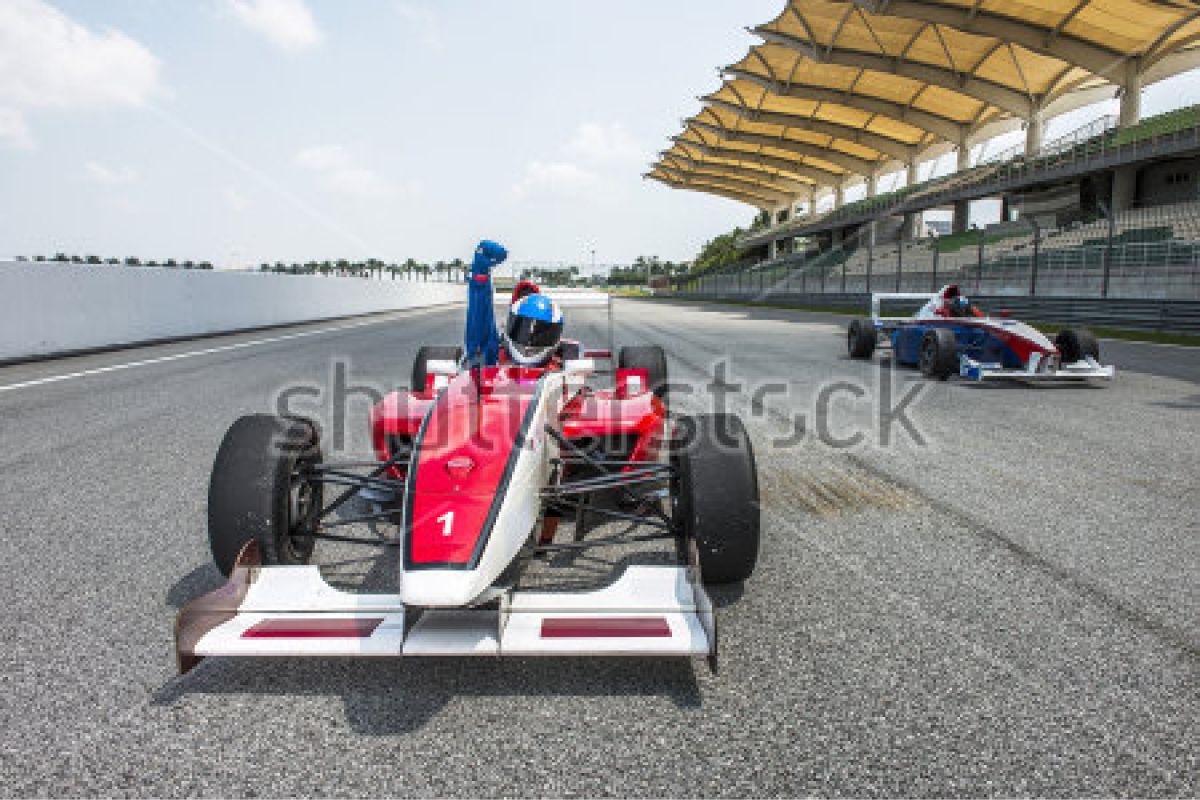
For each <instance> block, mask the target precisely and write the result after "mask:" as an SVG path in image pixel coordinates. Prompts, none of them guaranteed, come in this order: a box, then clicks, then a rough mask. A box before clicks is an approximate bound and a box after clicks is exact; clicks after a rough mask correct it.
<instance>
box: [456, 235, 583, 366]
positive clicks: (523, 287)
mask: <svg viewBox="0 0 1200 800" xmlns="http://www.w3.org/2000/svg"><path fill="white" fill-rule="evenodd" d="M507 258H508V251H507V250H505V249H504V247H503V246H502V245H500V244H498V243H496V242H492V241H488V240H484V241H482V242H480V243H479V245H478V246H477V247H476V248H475V257H474V258H473V259H472V262H471V274H470V276H469V277H468V281H469V286H468V289H467V325H466V333H465V336H464V344H465V352H466V356H467V363H468V364H475V363H481V364H482V365H484V366H492V365H495V364H498V363H500V362H501V361H502V360H503V361H507V362H511V363H515V364H519V365H520V366H523V367H544V366H546V365H547V364H549V363H550V361H551V360H553V358H554V356H555V354H556V353H557V352H558V348H559V343H560V342H561V340H562V332H563V313H562V310H561V309H560V308H559V307H558V304H557V303H555V302H554V301H553V300H551V299H550V298H549V297H547V296H546V295H544V294H542V293H541V291H540V290H539V288H538V286H537V284H535V283H533V282H531V281H522V282H521V283H520V284H519V285H518V286H517V288H516V289H515V290H514V291H513V302H512V306H511V307H510V309H509V314H508V320H507V322H506V324H505V327H504V334H503V336H499V335H498V334H497V331H496V320H495V312H494V311H493V309H492V302H493V300H492V298H493V292H492V281H491V272H492V269H493V268H494V267H496V266H499V265H500V264H502V263H504V260H505V259H507ZM501 345H503V349H501Z"/></svg>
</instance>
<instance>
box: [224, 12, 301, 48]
mask: <svg viewBox="0 0 1200 800" xmlns="http://www.w3.org/2000/svg"><path fill="white" fill-rule="evenodd" d="M226 6H227V7H228V8H229V10H230V11H231V12H232V13H233V17H234V19H236V20H237V21H238V22H240V23H241V24H242V25H244V26H246V27H247V28H249V29H250V30H252V31H255V32H256V33H261V34H262V35H263V36H265V37H266V38H267V41H269V42H270V43H271V44H273V45H275V46H276V47H278V48H279V49H281V50H287V51H290V52H295V51H298V50H304V49H305V48H308V47H313V46H314V45H317V44H319V43H320V42H321V38H322V36H321V30H320V29H319V28H318V27H317V22H316V20H314V19H313V15H312V12H311V11H309V10H308V6H306V5H305V4H304V0H226Z"/></svg>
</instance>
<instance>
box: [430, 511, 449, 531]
mask: <svg viewBox="0 0 1200 800" xmlns="http://www.w3.org/2000/svg"><path fill="white" fill-rule="evenodd" d="M434 522H440V523H442V536H449V535H450V532H451V530H453V528H454V512H453V511H447V512H446V513H445V514H442V515H441V516H440V517H438V518H437V519H435V520H434Z"/></svg>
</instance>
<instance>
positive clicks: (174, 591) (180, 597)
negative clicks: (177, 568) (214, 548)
mask: <svg viewBox="0 0 1200 800" xmlns="http://www.w3.org/2000/svg"><path fill="white" fill-rule="evenodd" d="M224 583H225V579H224V578H223V577H221V573H220V571H218V570H217V567H216V565H215V564H213V563H212V562H211V561H209V562H207V563H205V564H201V565H200V566H198V567H196V568H195V569H193V570H192V571H191V572H189V573H188V574H186V575H184V576H183V577H182V578H180V579H179V580H177V581H175V583H173V584H172V585H171V588H169V589H167V596H166V603H167V605H168V606H170V607H171V608H182V607H183V606H185V605H187V604H188V603H190V602H192V601H193V600H195V599H196V598H197V597H200V596H201V595H203V594H208V593H209V592H211V591H213V590H214V589H219V588H221V586H222V585H223V584H224Z"/></svg>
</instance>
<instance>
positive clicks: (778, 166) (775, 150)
mask: <svg viewBox="0 0 1200 800" xmlns="http://www.w3.org/2000/svg"><path fill="white" fill-rule="evenodd" d="M752 32H753V33H755V34H756V35H757V36H759V37H760V38H761V39H762V40H763V43H762V44H759V45H756V46H754V47H753V48H751V49H750V51H749V53H747V55H746V56H745V57H744V58H743V59H741V60H740V61H738V62H737V63H736V64H732V65H729V66H728V67H726V68H724V70H723V73H724V78H725V80H724V83H723V85H722V86H721V87H720V88H719V89H718V90H717V91H715V92H713V93H712V94H709V95H707V96H705V97H703V98H701V100H702V102H703V103H704V108H703V110H702V111H701V112H700V113H698V114H696V115H695V116H694V117H692V118H690V119H688V120H687V121H686V122H685V127H684V132H683V134H682V135H680V136H678V137H676V138H675V142H674V145H673V146H672V147H671V148H670V149H669V150H667V151H665V152H664V154H663V156H662V159H661V160H660V161H659V162H658V163H657V164H656V166H655V171H654V172H652V173H650V175H649V177H655V178H662V177H664V175H660V174H658V173H659V170H660V169H661V168H666V169H669V170H671V172H672V174H673V175H674V176H675V178H676V180H674V181H668V182H669V183H672V185H676V186H678V185H681V181H682V179H683V178H688V177H692V176H700V175H706V176H709V177H714V176H727V177H729V178H736V179H737V180H739V181H742V182H743V183H742V184H741V186H742V190H743V191H746V192H749V190H751V189H754V188H755V187H762V189H763V190H764V192H766V191H768V190H773V191H778V190H780V189H781V188H783V187H785V186H795V184H797V183H799V184H801V186H800V187H798V188H800V189H801V192H799V193H795V192H794V193H793V196H795V195H796V194H803V193H804V191H807V190H808V187H809V185H813V186H815V187H817V188H824V187H829V188H833V187H839V186H841V185H843V184H844V183H845V182H847V181H848V180H849V179H851V178H853V177H855V176H859V177H863V178H867V179H868V180H871V179H872V178H873V176H877V175H878V174H879V173H880V172H882V171H885V170H888V169H894V168H897V167H905V166H907V167H911V166H912V165H913V164H915V163H916V162H918V161H921V160H927V159H929V158H934V157H936V156H938V155H941V154H942V153H945V152H947V151H949V150H952V149H957V150H958V151H959V152H960V153H962V154H964V155H965V152H966V149H967V148H968V147H969V146H970V145H971V144H973V143H974V142H977V141H980V140H982V139H986V138H989V137H991V136H994V135H997V134H999V133H1002V132H1005V131H1008V130H1012V129H1014V128H1017V127H1020V126H1024V127H1025V128H1026V129H1027V131H1028V134H1027V147H1028V148H1029V149H1036V147H1038V146H1039V145H1040V136H1041V130H1042V126H1043V124H1044V121H1045V119H1046V118H1047V117H1048V116H1053V115H1056V114H1060V113H1063V112H1066V111H1070V110H1072V109H1074V108H1078V107H1080V106H1083V105H1087V104H1090V103H1094V102H1096V101H1098V100H1101V99H1105V98H1108V97H1112V96H1114V95H1117V94H1124V95H1125V97H1126V98H1127V101H1126V105H1131V106H1133V107H1134V112H1133V119H1132V120H1125V121H1136V97H1137V95H1138V94H1139V93H1140V91H1141V87H1142V85H1143V84H1144V83H1150V82H1153V81H1155V80H1159V79H1161V78H1164V77H1167V76H1169V75H1172V74H1175V73H1177V72H1180V71H1182V70H1185V69H1189V68H1191V67H1194V66H1197V65H1198V64H1200V0H1039V2H1038V3H1036V4H1035V3H1033V2H1032V0H1028V1H1027V2H1015V1H1014V0H790V1H789V2H788V4H787V6H786V7H785V8H784V10H783V12H782V13H781V14H780V15H779V16H778V17H777V18H776V19H774V20H772V21H770V22H768V23H766V24H764V25H760V26H758V27H755V28H753V29H752ZM1123 116H1128V115H1127V114H1125V113H1123ZM960 165H965V161H964V160H963V159H962V158H961V157H960ZM783 175H786V176H787V180H784V181H780V180H779V178H780V176H783ZM700 185H703V186H709V185H711V184H710V183H704V184H699V185H689V186H688V188H697V189H698V188H699V186H700ZM699 190H701V191H704V189H699ZM747 196H750V197H754V198H756V199H757V198H760V197H762V198H764V202H757V201H756V202H752V204H753V205H756V206H758V207H760V208H767V207H769V205H766V204H764V203H765V202H766V201H765V197H766V195H765V194H759V193H753V192H750V193H749V194H748V195H747ZM738 199H742V198H738ZM747 202H750V201H747Z"/></svg>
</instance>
